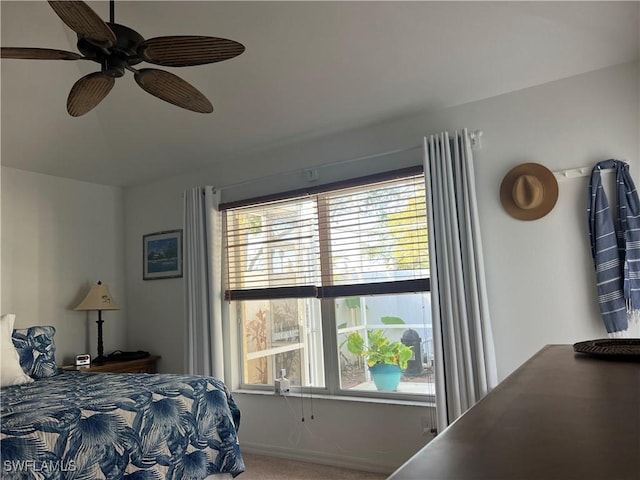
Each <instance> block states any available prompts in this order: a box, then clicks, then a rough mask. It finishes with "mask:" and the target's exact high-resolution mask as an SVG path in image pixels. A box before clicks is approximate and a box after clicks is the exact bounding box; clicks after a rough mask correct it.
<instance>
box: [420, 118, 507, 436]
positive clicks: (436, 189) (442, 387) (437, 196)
mask: <svg viewBox="0 0 640 480" xmlns="http://www.w3.org/2000/svg"><path fill="white" fill-rule="evenodd" d="M424 167H425V182H426V187H427V213H428V228H429V260H430V268H431V305H432V318H433V324H434V325H433V335H434V356H435V361H436V414H437V420H438V431H442V430H443V429H444V428H445V427H446V426H447V425H449V424H450V423H451V422H453V421H454V420H455V419H456V418H458V417H459V416H460V415H461V414H462V413H464V412H465V411H466V410H467V409H468V408H470V407H471V406H473V404H474V403H476V402H477V401H478V400H479V399H480V398H482V397H483V396H484V395H486V394H487V393H488V392H489V391H490V390H491V389H492V388H493V387H495V386H496V384H497V369H496V359H495V349H494V344H493V334H492V331H491V321H490V316H489V307H488V301H487V294H486V286H485V280H484V264H483V259H482V242H481V239H480V225H479V219H478V208H477V204H476V194H475V183H474V172H473V154H472V151H471V141H470V139H469V134H468V132H467V130H466V129H465V130H463V131H462V132H455V134H454V135H452V136H451V137H450V136H449V134H448V133H442V134H439V135H432V136H430V137H428V138H425V139H424Z"/></svg>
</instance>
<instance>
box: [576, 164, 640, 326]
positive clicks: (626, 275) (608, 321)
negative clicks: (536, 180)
mask: <svg viewBox="0 0 640 480" xmlns="http://www.w3.org/2000/svg"><path fill="white" fill-rule="evenodd" d="M610 168H615V170H616V197H617V203H618V212H617V215H616V218H614V217H613V215H612V213H611V209H610V208H609V202H608V200H607V195H606V194H605V191H604V189H603V187H602V182H601V178H600V171H601V170H606V169H610ZM587 214H588V217H589V240H590V241H591V256H592V257H593V261H594V266H595V269H596V282H597V287H598V303H599V305H600V311H601V313H602V319H603V321H604V325H605V327H606V329H607V333H608V334H609V336H610V337H623V336H626V331H627V330H628V327H629V320H630V319H635V320H636V321H637V319H638V318H639V317H640V202H639V201H638V193H637V192H636V187H635V185H634V184H633V180H632V179H631V175H630V174H629V165H628V164H627V163H625V162H622V161H620V160H605V161H603V162H599V163H598V164H597V165H596V166H595V167H593V170H592V171H591V183H590V184H589V205H588V207H587Z"/></svg>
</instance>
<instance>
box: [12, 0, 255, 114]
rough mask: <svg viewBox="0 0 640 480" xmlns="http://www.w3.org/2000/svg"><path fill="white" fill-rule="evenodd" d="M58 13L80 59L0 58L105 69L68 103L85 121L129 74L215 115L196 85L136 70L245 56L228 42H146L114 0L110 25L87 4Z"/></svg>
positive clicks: (84, 81)
mask: <svg viewBox="0 0 640 480" xmlns="http://www.w3.org/2000/svg"><path fill="white" fill-rule="evenodd" d="M48 3H49V5H50V6H51V8H53V11H54V12H55V13H56V14H57V15H58V17H60V19H61V20H62V21H63V22H64V23H65V24H66V25H67V26H68V27H69V28H71V29H72V30H73V31H74V32H76V34H77V35H78V44H77V46H78V50H79V51H80V52H81V55H80V54H77V53H74V52H68V51H65V50H54V49H49V48H22V47H1V48H0V50H1V51H0V58H13V59H26V60H91V61H94V62H96V63H99V64H100V66H101V70H100V71H99V72H94V73H90V74H88V75H85V76H84V77H82V78H81V79H80V80H78V81H77V82H76V83H75V84H74V85H73V87H72V88H71V92H70V93H69V97H68V98H67V111H68V112H69V115H71V116H73V117H79V116H81V115H84V114H85V113H87V112H89V111H91V110H92V109H93V108H95V107H96V106H97V105H98V104H99V103H100V102H101V101H102V100H103V99H104V98H105V97H106V96H107V94H108V93H109V92H110V91H111V89H112V88H113V85H114V84H115V79H116V78H118V77H122V76H123V75H124V73H125V70H129V71H131V72H133V74H134V78H135V80H136V83H137V84H138V85H139V86H140V87H141V88H142V89H143V90H145V91H146V92H148V93H150V94H151V95H154V96H156V97H158V98H160V99H161V100H164V101H166V102H169V103H172V104H174V105H177V106H178V107H182V108H185V109H187V110H192V111H194V112H199V113H211V112H212V111H213V106H212V105H211V102H209V100H208V99H207V97H205V96H204V95H203V94H202V93H200V91H198V90H197V89H196V88H195V87H194V86H192V85H191V84H189V83H188V82H186V81H185V80H183V79H181V78H180V77H178V76H177V75H174V74H173V73H169V72H167V71H164V70H159V69H157V68H141V69H137V68H134V65H137V64H139V63H141V62H148V63H152V64H155V65H162V66H166V67H188V66H193V65H203V64H207V63H215V62H221V61H223V60H229V59H230V58H233V57H236V56H238V55H240V54H241V53H242V52H244V49H245V48H244V45H242V44H241V43H238V42H235V41H233V40H228V39H226V38H216V37H205V36H169V37H155V38H150V39H148V40H145V39H144V38H143V37H142V36H141V35H140V34H139V33H138V32H136V31H135V30H132V29H131V28H129V27H125V26H124V25H119V24H117V23H115V21H114V9H115V8H114V0H110V2H109V13H110V21H109V22H108V23H106V22H104V21H102V19H101V18H100V17H99V16H98V14H96V13H95V12H94V11H93V10H92V9H91V7H89V5H87V4H86V3H84V2H82V1H49V2H48Z"/></svg>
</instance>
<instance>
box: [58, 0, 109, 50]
mask: <svg viewBox="0 0 640 480" xmlns="http://www.w3.org/2000/svg"><path fill="white" fill-rule="evenodd" d="M49 5H51V8H53V11H54V12H56V15H58V17H60V19H61V20H62V21H63V22H64V23H65V24H66V25H67V26H68V27H69V28H70V29H71V30H73V31H74V32H76V33H77V34H78V35H79V36H81V37H83V38H86V39H87V40H88V41H90V42H91V43H93V44H95V45H98V46H102V47H105V48H109V47H111V46H113V45H114V44H115V43H116V36H115V34H114V33H113V32H112V31H111V29H110V28H109V26H108V25H107V24H106V23H104V22H103V21H102V19H101V18H100V17H99V16H98V14H97V13H96V12H94V11H93V10H92V9H91V7H89V5H87V4H86V3H84V2H81V1H50V2H49Z"/></svg>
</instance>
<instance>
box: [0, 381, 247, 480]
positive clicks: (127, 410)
mask: <svg viewBox="0 0 640 480" xmlns="http://www.w3.org/2000/svg"><path fill="white" fill-rule="evenodd" d="M0 401H1V412H2V417H1V420H0V424H1V426H0V429H1V433H0V443H1V444H0V458H1V461H2V465H1V467H0V468H1V470H0V473H1V475H0V477H1V478H3V479H5V478H6V479H18V478H19V479H31V478H33V479H55V480H85V479H86V480H97V479H109V480H111V479H129V480H152V479H153V480H156V479H157V480H161V479H171V480H173V479H175V480H178V479H180V480H187V479H193V480H198V479H203V478H204V477H206V476H207V475H211V474H214V473H231V474H232V475H233V476H234V477H235V476H236V475H238V474H240V473H241V472H243V471H244V462H243V460H242V454H241V453H240V448H239V444H238V437H237V430H238V428H239V424H240V411H239V409H238V407H237V406H236V404H235V402H234V401H233V398H232V397H231V395H230V392H229V390H228V389H227V387H226V386H225V385H224V383H222V382H221V381H219V380H217V379H215V378H211V377H202V376H190V375H173V374H130V373H123V374H116V373H108V374H107V373H92V372H86V373H80V372H63V373H61V374H59V375H56V376H54V377H50V378H43V379H39V380H36V381H35V382H33V383H29V384H24V385H15V386H10V387H4V388H2V389H1V390H0Z"/></svg>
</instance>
